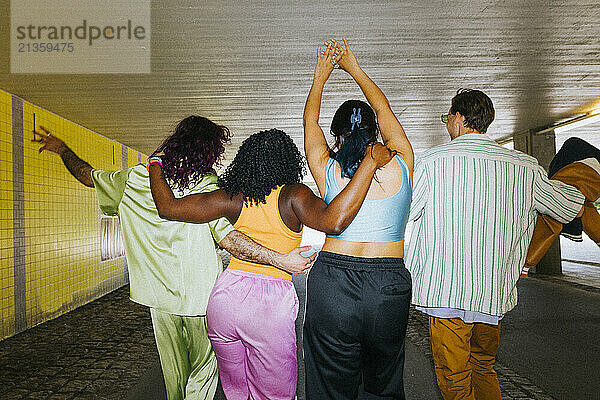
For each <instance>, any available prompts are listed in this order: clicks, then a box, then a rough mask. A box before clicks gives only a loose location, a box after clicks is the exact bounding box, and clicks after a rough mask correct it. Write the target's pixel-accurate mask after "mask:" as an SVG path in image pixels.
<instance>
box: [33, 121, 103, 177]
mask: <svg viewBox="0 0 600 400" xmlns="http://www.w3.org/2000/svg"><path fill="white" fill-rule="evenodd" d="M40 129H41V130H42V131H44V133H40V132H37V131H33V134H34V139H33V140H32V142H35V143H41V144H42V145H43V146H42V147H40V150H39V151H40V153H41V152H42V151H44V150H47V151H49V152H51V153H56V154H58V155H59V156H60V158H61V159H62V161H63V163H64V164H65V167H67V169H68V170H69V172H70V173H71V175H73V176H74V177H75V179H77V180H78V181H79V182H81V183H83V184H84V185H85V186H87V187H94V182H93V181H92V170H93V168H92V166H91V165H90V164H88V163H87V162H85V161H83V160H82V159H81V158H79V157H77V154H75V153H74V152H73V150H71V149H70V148H69V147H68V146H67V145H66V144H65V142H63V141H62V140H60V139H59V138H57V137H56V136H54V135H52V133H51V132H50V131H48V130H47V129H45V128H43V127H41V126H40Z"/></svg>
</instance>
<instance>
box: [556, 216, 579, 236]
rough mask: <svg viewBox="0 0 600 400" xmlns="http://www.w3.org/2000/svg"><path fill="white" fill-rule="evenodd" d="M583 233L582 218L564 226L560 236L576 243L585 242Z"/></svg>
mask: <svg viewBox="0 0 600 400" xmlns="http://www.w3.org/2000/svg"><path fill="white" fill-rule="evenodd" d="M582 232H583V223H582V222H581V218H575V219H574V220H573V221H571V222H569V223H568V224H563V228H562V231H561V232H560V234H561V235H563V236H564V237H566V238H567V239H570V240H572V241H574V242H583V237H582V236H581V233H582Z"/></svg>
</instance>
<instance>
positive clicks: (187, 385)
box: [35, 116, 311, 400]
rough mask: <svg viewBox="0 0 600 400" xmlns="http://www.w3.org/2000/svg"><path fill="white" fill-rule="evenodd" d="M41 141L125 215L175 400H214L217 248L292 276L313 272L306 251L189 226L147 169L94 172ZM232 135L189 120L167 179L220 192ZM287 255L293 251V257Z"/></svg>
mask: <svg viewBox="0 0 600 400" xmlns="http://www.w3.org/2000/svg"><path fill="white" fill-rule="evenodd" d="M42 130H43V131H44V132H45V133H40V132H35V136H36V139H35V141H36V142H38V143H41V144H42V145H43V146H42V147H41V148H40V152H42V151H44V150H46V151H49V152H52V153H56V154H58V155H60V157H61V159H62V160H63V162H64V164H65V166H66V167H67V169H68V170H69V172H70V173H71V174H72V175H73V176H74V177H75V178H76V179H77V180H78V181H79V182H81V183H82V184H84V185H85V186H88V187H94V188H95V189H96V192H97V195H98V201H99V204H100V208H101V209H102V211H103V212H104V213H105V214H107V215H118V216H119V217H120V221H121V228H122V231H123V244H124V247H125V254H126V258H127V265H128V269H129V278H130V297H131V300H132V301H134V302H136V303H139V304H142V305H145V306H148V307H150V314H151V316H152V325H153V327H154V335H155V338H156V344H157V347H158V351H159V355H160V361H161V365H162V370H163V376H164V378H165V386H166V390H167V397H168V399H169V400H179V399H186V400H196V399H205V400H209V399H212V398H213V396H214V393H215V390H216V387H217V382H218V373H217V363H216V359H215V356H214V352H213V349H212V347H211V345H210V341H209V340H208V336H207V332H206V306H207V302H208V296H209V294H210V292H211V290H212V288H213V284H214V282H215V280H216V279H217V276H218V275H219V274H220V273H221V271H222V270H223V266H222V263H221V259H220V257H219V256H218V254H217V253H216V245H215V244H216V243H218V244H219V246H221V247H223V248H224V249H226V250H227V251H229V252H230V253H232V254H234V255H235V256H236V257H240V258H243V259H246V260H253V261H258V262H262V263H265V264H271V265H276V266H278V267H280V268H283V269H286V270H287V271H289V272H290V273H298V272H302V271H303V270H305V269H306V268H307V267H309V266H310V264H311V259H310V258H304V257H302V256H300V254H299V253H300V251H302V250H306V248H305V249H294V250H292V248H289V249H288V250H287V251H289V253H288V254H279V253H277V252H275V251H271V250H268V249H266V248H264V247H262V246H260V245H258V244H256V243H255V242H253V241H251V240H250V239H249V238H247V237H246V236H245V235H244V234H242V233H240V232H238V231H236V230H234V228H233V227H232V226H231V224H230V223H229V222H228V221H227V220H226V219H218V220H215V221H211V222H209V223H206V224H186V223H180V222H173V221H167V220H164V219H162V218H160V217H159V215H158V212H157V210H156V207H155V206H154V201H153V200H152V195H151V193H150V186H149V180H148V171H147V170H146V167H145V166H144V165H141V164H140V165H137V166H135V167H132V168H128V169H124V170H121V171H101V170H97V169H93V168H92V167H91V166H90V165H89V164H88V163H87V162H85V161H83V160H81V159H80V158H79V157H77V155H76V154H75V153H74V152H73V151H72V150H71V149H70V148H69V147H67V145H66V144H65V143H64V142H63V141H62V140H60V139H58V138H57V137H56V136H54V135H52V134H51V133H50V132H49V131H47V130H45V129H43V128H42ZM229 136H230V134H229V130H228V129H227V128H226V127H224V126H221V125H217V124H215V123H214V122H212V121H210V120H209V119H207V118H204V117H199V116H190V117H187V118H185V119H183V120H182V121H181V122H179V124H178V125H177V127H176V128H175V132H174V133H173V134H172V135H171V136H170V137H168V138H167V139H166V140H165V141H164V143H163V144H162V145H161V147H160V149H161V151H163V152H164V157H163V163H164V168H165V174H166V176H167V177H168V179H169V182H170V184H171V185H173V187H174V188H175V189H176V190H178V191H179V192H180V193H182V194H188V193H200V192H206V191H212V190H215V189H216V188H217V186H216V181H217V177H216V176H215V174H214V170H213V166H214V165H215V163H218V162H219V160H220V159H221V156H222V154H223V152H224V150H225V147H224V144H225V143H226V142H227V141H229ZM287 251H286V252H287Z"/></svg>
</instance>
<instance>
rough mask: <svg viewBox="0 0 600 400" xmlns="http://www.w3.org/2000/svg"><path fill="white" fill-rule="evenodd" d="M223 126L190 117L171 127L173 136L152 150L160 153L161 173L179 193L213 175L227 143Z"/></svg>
mask: <svg viewBox="0 0 600 400" xmlns="http://www.w3.org/2000/svg"><path fill="white" fill-rule="evenodd" d="M230 136H231V134H230V132H229V129H228V128H227V127H226V126H223V125H217V124H215V123H214V122H212V121H211V120H209V119H208V118H204V117H200V116H197V115H191V116H189V117H187V118H184V119H183V120H181V122H179V123H178V124H177V126H176V127H175V132H174V133H173V134H172V135H171V136H169V137H168V138H166V139H165V141H164V142H163V143H162V144H161V145H160V146H159V147H158V149H156V152H161V151H162V152H163V153H164V155H163V156H162V157H161V158H162V161H163V173H164V175H165V177H166V178H167V179H169V180H170V181H171V182H172V183H173V185H174V187H175V188H176V189H178V190H179V191H180V192H183V190H184V189H187V188H189V187H192V186H193V185H195V184H197V183H198V182H200V180H201V179H202V177H203V176H204V175H206V174H210V173H214V172H215V170H214V166H215V165H219V164H220V162H221V159H222V157H223V152H224V151H225V143H227V142H229V140H230Z"/></svg>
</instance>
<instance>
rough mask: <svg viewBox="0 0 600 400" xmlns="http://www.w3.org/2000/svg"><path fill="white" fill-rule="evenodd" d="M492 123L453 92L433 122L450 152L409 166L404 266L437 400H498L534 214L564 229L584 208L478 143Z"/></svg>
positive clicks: (562, 189)
mask: <svg viewBox="0 0 600 400" xmlns="http://www.w3.org/2000/svg"><path fill="white" fill-rule="evenodd" d="M493 120H494V106H493V104H492V101H491V99H490V98H489V97H488V96H487V95H486V94H485V93H483V92H481V91H479V90H470V89H461V90H459V91H458V92H457V94H456V96H454V97H453V98H452V105H451V107H450V111H449V113H448V114H444V115H442V122H443V123H444V124H445V125H446V129H447V131H448V133H449V135H450V139H451V141H450V143H446V144H444V145H441V146H437V147H434V148H432V149H430V150H428V151H426V152H425V153H424V154H423V155H422V156H421V157H420V158H419V159H417V162H416V164H415V171H414V179H413V182H414V185H413V186H414V191H413V202H412V206H411V216H410V218H411V219H412V220H414V221H415V222H414V225H413V228H412V232H411V239H410V242H409V243H410V246H409V250H408V256H407V267H408V269H409V270H410V271H411V273H412V277H413V303H414V304H415V305H416V306H417V309H418V310H420V311H423V312H425V313H427V314H428V315H429V328H430V339H431V348H432V353H433V358H434V361H435V373H436V377H437V382H438V385H439V387H440V390H441V392H442V395H443V396H444V398H445V399H471V400H474V399H478V400H481V399H484V400H487V399H495V400H499V399H500V386H499V383H498V378H497V376H496V372H495V371H494V368H493V367H494V362H495V359H496V353H497V350H498V342H499V336H500V319H501V318H502V316H503V315H504V314H505V313H506V312H508V311H510V310H511V309H512V308H513V307H514V306H515V305H516V304H517V288H516V283H517V280H518V278H519V275H520V273H521V268H522V266H523V265H524V261H525V256H526V253H527V247H528V244H529V241H530V239H531V236H532V234H533V228H534V225H535V221H536V218H537V214H538V213H542V214H548V215H550V216H552V218H554V219H556V220H558V221H560V222H569V221H570V220H572V219H573V218H575V217H576V216H577V215H578V212H579V211H580V210H581V209H582V204H583V202H584V197H583V195H582V194H581V193H580V192H579V191H578V190H576V189H575V188H573V187H571V186H569V185H566V184H564V183H562V182H559V181H550V180H549V179H548V177H547V174H546V172H545V171H544V169H543V168H542V167H541V166H539V165H538V163H537V161H536V160H535V159H534V158H533V157H531V156H528V155H525V154H523V153H520V152H517V151H514V150H509V149H507V148H504V147H502V146H500V145H498V144H497V143H496V142H495V141H494V140H492V139H491V138H490V137H489V136H487V135H486V132H487V129H488V127H489V125H490V124H491V123H492V121H493Z"/></svg>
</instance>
